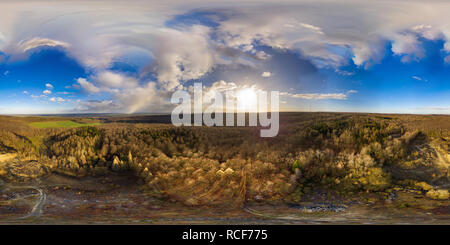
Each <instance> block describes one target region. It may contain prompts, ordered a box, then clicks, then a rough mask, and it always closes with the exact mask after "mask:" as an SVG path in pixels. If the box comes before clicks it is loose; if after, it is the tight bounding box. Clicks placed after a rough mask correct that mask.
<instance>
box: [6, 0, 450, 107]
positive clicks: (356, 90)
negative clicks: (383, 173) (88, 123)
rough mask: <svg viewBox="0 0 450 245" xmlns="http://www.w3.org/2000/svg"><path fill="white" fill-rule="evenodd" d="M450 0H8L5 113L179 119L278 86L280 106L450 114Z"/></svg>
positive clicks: (276, 89)
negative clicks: (178, 104)
mask: <svg viewBox="0 0 450 245" xmlns="http://www.w3.org/2000/svg"><path fill="white" fill-rule="evenodd" d="M449 12H450V2H448V1H438V0H431V1H425V0H423V1H414V0H413V1H401V0H392V1H368V0H367V1H366V0H360V1H350V0H342V1H331V0H328V1H322V0H319V1H312V0H296V1H292V0H281V1H276V2H275V1H272V2H271V1H265V0H261V1H250V0H247V1H245V0H244V1H235V0H231V1H230V0H229V1H224V0H222V1H211V0H209V1H206V0H193V1H181V0H179V1H175V0H168V1H143V0H131V1H120V0H112V1H106V0H104V1H99V0H94V1H83V0H60V1H51V0H46V1H44V0H35V1H31V0H23V1H13V0H2V1H1V2H0V114H53V113H54V114H60V113H166V112H170V111H171V110H172V109H173V107H174V106H175V105H173V104H171V103H170V98H171V95H172V94H173V93H174V92H175V91H178V90H184V91H188V92H192V88H193V84H194V83H195V82H201V83H202V84H203V89H204V91H205V92H224V91H235V92H237V93H239V91H243V90H245V91H247V90H249V89H251V90H254V91H257V90H265V91H279V92H280V110H281V111H345V112H375V113H418V114H431V113H433V114H450V99H449V98H450V76H449V75H450V15H448V13H449Z"/></svg>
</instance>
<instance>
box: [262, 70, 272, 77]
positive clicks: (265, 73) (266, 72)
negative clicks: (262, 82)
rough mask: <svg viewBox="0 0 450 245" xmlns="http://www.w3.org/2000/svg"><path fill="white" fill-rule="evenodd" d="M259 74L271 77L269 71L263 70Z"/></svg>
mask: <svg viewBox="0 0 450 245" xmlns="http://www.w3.org/2000/svg"><path fill="white" fill-rule="evenodd" d="M261 76H262V77H271V76H272V73H270V72H268V71H265V72H263V73H262V74H261Z"/></svg>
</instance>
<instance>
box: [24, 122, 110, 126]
mask: <svg viewBox="0 0 450 245" xmlns="http://www.w3.org/2000/svg"><path fill="white" fill-rule="evenodd" d="M100 124H101V123H99V122H94V123H78V122H74V121H48V122H32V123H30V124H29V125H30V126H32V127H35V128H76V127H84V126H96V125H100Z"/></svg>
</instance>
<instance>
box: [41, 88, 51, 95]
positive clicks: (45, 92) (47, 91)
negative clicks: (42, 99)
mask: <svg viewBox="0 0 450 245" xmlns="http://www.w3.org/2000/svg"><path fill="white" fill-rule="evenodd" d="M42 93H43V94H46V95H48V94H52V91H50V90H48V89H46V90H44V91H42Z"/></svg>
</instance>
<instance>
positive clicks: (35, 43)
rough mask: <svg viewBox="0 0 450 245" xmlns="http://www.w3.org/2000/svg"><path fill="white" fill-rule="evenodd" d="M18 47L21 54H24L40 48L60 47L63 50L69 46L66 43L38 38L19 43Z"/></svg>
mask: <svg viewBox="0 0 450 245" xmlns="http://www.w3.org/2000/svg"><path fill="white" fill-rule="evenodd" d="M18 46H19V47H20V49H21V50H22V51H23V52H26V51H28V50H30V49H34V48H38V47H42V46H48V47H57V46H61V47H64V48H67V47H69V44H68V43H66V42H62V41H58V40H52V39H48V38H40V37H35V38H32V39H30V40H26V41H25V40H22V41H20V42H19V44H18Z"/></svg>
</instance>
